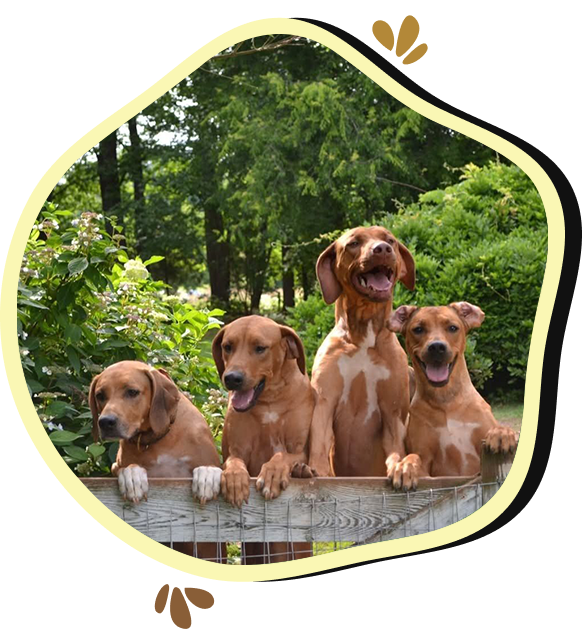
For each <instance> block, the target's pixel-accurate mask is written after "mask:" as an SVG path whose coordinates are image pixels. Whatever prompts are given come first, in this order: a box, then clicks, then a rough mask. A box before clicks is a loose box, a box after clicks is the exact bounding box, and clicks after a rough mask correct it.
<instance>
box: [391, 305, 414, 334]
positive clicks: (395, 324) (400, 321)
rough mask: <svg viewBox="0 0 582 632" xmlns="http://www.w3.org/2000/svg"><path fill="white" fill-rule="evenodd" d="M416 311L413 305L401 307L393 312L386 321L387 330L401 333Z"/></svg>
mask: <svg viewBox="0 0 582 632" xmlns="http://www.w3.org/2000/svg"><path fill="white" fill-rule="evenodd" d="M417 309H418V307H415V306H414V305H401V306H400V307H399V308H398V309H397V310H396V311H395V312H392V313H391V314H390V318H389V319H388V323H387V326H388V329H389V330H390V331H396V332H403V331H404V330H405V329H406V323H407V322H408V319H409V318H410V317H411V316H412V314H413V313H414V312H415V311H416V310H417Z"/></svg>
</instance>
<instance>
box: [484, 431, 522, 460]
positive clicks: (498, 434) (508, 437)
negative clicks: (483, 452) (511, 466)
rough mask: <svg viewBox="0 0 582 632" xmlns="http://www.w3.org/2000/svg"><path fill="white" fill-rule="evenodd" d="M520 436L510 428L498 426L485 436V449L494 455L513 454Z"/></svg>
mask: <svg viewBox="0 0 582 632" xmlns="http://www.w3.org/2000/svg"><path fill="white" fill-rule="evenodd" d="M517 440H518V435H517V434H516V433H515V431H514V430H512V429H511V428H509V427H508V426H501V425H497V426H494V427H493V428H491V430H489V432H488V433H487V434H486V435H485V448H486V449H487V450H489V451H491V452H494V453H505V454H513V453H514V452H515V450H516V448H517Z"/></svg>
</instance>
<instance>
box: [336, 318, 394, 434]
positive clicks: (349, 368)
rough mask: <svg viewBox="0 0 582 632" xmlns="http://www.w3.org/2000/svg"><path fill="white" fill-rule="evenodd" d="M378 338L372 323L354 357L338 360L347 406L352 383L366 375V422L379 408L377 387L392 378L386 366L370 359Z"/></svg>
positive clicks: (346, 356)
mask: <svg viewBox="0 0 582 632" xmlns="http://www.w3.org/2000/svg"><path fill="white" fill-rule="evenodd" d="M375 342H376V336H375V335H374V329H373V327H372V323H369V324H368V332H367V334H366V338H365V340H364V341H363V343H362V346H361V347H360V348H359V349H358V350H357V351H356V353H354V355H353V356H348V355H342V356H341V357H340V359H339V360H338V368H339V372H340V374H341V376H342V378H343V381H344V384H343V391H342V396H341V400H340V402H341V403H342V404H345V403H346V402H347V401H348V398H349V395H350V391H351V388H352V382H353V381H354V379H355V378H356V377H357V376H358V375H360V373H363V374H364V379H365V383H366V399H367V400H368V410H367V413H366V419H365V420H364V421H365V422H366V421H368V420H369V419H370V418H371V417H372V415H373V414H374V411H375V410H377V408H378V395H377V393H376V387H377V385H378V382H380V381H381V380H387V379H388V378H389V377H390V370H389V369H388V368H386V367H385V366H381V365H379V364H375V363H374V362H373V361H372V358H370V355H369V353H368V349H370V348H371V347H373V346H374V344H375Z"/></svg>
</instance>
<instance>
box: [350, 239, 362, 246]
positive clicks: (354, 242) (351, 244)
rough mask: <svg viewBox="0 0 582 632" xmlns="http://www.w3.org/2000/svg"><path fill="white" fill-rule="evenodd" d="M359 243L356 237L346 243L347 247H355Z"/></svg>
mask: <svg viewBox="0 0 582 632" xmlns="http://www.w3.org/2000/svg"><path fill="white" fill-rule="evenodd" d="M359 245H360V242H359V241H358V240H357V239H355V240H354V241H351V242H350V243H349V244H348V248H356V247H357V246H359Z"/></svg>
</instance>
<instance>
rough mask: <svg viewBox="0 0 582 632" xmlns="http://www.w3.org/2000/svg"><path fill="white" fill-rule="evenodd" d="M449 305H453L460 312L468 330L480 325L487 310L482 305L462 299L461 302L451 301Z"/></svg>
mask: <svg viewBox="0 0 582 632" xmlns="http://www.w3.org/2000/svg"><path fill="white" fill-rule="evenodd" d="M449 307H452V308H453V309H454V310H455V311H456V312H457V314H459V316H460V317H461V319H462V321H463V322H464V323H465V326H466V327H467V330H469V329H475V328H476V327H480V326H481V323H482V322H483V320H484V319H485V312H484V311H483V310H482V309H481V308H480V307H477V306H476V305H471V303H466V302H465V301H462V302H460V303H451V304H450V305H449Z"/></svg>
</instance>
